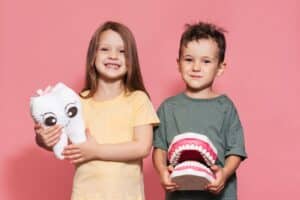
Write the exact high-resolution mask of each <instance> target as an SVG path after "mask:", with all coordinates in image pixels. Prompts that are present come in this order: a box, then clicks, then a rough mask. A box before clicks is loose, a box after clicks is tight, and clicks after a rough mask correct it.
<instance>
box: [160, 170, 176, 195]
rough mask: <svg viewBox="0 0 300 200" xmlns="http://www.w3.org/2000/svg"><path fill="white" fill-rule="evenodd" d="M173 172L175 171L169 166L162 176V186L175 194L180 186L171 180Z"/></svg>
mask: <svg viewBox="0 0 300 200" xmlns="http://www.w3.org/2000/svg"><path fill="white" fill-rule="evenodd" d="M173 170H174V169H173V167H172V166H171V165H169V166H168V168H166V169H165V170H164V171H162V172H161V174H160V179H161V180H160V181H161V185H162V186H163V188H164V189H165V190H167V191H168V192H173V191H175V190H177V189H178V185H177V184H176V183H174V182H172V180H171V179H170V174H171V173H172V171H173Z"/></svg>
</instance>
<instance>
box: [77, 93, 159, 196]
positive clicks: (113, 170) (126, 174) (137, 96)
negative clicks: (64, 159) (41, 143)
mask: <svg viewBox="0 0 300 200" xmlns="http://www.w3.org/2000/svg"><path fill="white" fill-rule="evenodd" d="M82 107H83V118H84V120H85V126H86V127H87V128H89V129H90V132H91V134H92V136H93V137H94V138H95V139H96V141H97V142H98V143H99V144H101V143H102V144H104V143H106V144H114V143H121V142H126V141H132V139H133V134H134V127H136V126H139V125H146V124H157V123H159V119H158V117H157V115H156V112H155V110H154V108H153V106H152V104H151V102H150V100H149V98H148V96H147V95H146V94H145V93H144V92H142V91H135V92H132V93H130V94H124V93H123V94H121V95H119V96H118V97H116V98H114V99H112V100H108V101H95V100H93V99H92V98H88V99H82ZM72 200H144V185H143V175H142V160H136V161H130V162H110V161H100V160H96V161H90V162H87V163H85V164H82V165H80V166H79V167H78V168H77V169H76V172H75V176H74V182H73V191H72Z"/></svg>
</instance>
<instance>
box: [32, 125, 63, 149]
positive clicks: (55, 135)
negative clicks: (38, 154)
mask: <svg viewBox="0 0 300 200" xmlns="http://www.w3.org/2000/svg"><path fill="white" fill-rule="evenodd" d="M34 131H35V142H36V144H37V145H38V146H40V147H42V148H43V149H45V150H48V151H52V149H53V146H54V145H55V144H56V143H57V142H58V140H59V138H60V134H61V127H60V126H58V125H55V126H53V127H50V128H47V129H45V128H43V127H42V126H41V125H39V124H35V125H34Z"/></svg>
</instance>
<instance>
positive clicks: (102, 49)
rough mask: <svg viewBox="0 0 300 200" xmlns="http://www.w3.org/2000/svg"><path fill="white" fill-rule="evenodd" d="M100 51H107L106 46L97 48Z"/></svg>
mask: <svg viewBox="0 0 300 200" xmlns="http://www.w3.org/2000/svg"><path fill="white" fill-rule="evenodd" d="M99 50H100V51H108V48H105V47H102V48H100V49H99Z"/></svg>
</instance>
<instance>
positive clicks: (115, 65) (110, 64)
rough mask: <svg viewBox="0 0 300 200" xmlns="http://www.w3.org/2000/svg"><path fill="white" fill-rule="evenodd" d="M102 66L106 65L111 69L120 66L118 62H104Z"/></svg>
mask: <svg viewBox="0 0 300 200" xmlns="http://www.w3.org/2000/svg"><path fill="white" fill-rule="evenodd" d="M104 66H105V67H108V68H112V69H119V68H120V64H118V63H105V64H104Z"/></svg>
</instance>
